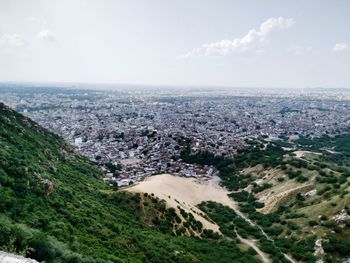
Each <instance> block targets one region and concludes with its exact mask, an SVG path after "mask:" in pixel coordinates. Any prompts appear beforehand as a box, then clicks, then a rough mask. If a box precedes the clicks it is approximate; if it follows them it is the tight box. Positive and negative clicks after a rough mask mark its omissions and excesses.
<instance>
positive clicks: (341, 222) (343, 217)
mask: <svg viewBox="0 0 350 263" xmlns="http://www.w3.org/2000/svg"><path fill="white" fill-rule="evenodd" d="M333 219H334V220H335V223H336V224H337V225H338V226H339V227H345V226H346V224H349V223H350V215H348V213H347V212H346V210H345V209H343V210H341V211H340V212H339V213H337V214H336V215H335V216H333Z"/></svg>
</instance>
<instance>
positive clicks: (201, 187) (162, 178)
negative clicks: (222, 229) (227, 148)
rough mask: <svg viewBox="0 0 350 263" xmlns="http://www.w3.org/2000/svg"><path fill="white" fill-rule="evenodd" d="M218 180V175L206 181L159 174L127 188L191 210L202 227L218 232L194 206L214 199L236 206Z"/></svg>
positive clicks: (169, 204) (188, 210)
mask: <svg viewBox="0 0 350 263" xmlns="http://www.w3.org/2000/svg"><path fill="white" fill-rule="evenodd" d="M218 182H219V178H218V177H213V178H212V179H211V180H208V181H202V180H201V181H199V180H197V179H195V178H186V177H179V176H173V175H170V174H160V175H155V176H151V177H148V178H146V179H145V180H144V181H143V182H140V183H138V184H136V185H135V186H132V187H130V188H128V189H127V190H128V191H130V192H142V193H149V194H152V193H153V194H154V195H155V196H157V197H159V198H160V199H164V200H165V201H166V202H167V204H168V206H171V207H175V208H176V207H177V206H180V207H181V208H182V209H184V210H185V211H187V212H191V213H192V214H193V215H194V217H195V218H196V220H198V221H200V222H202V224H203V226H204V228H207V229H212V230H213V231H217V232H219V227H218V226H217V225H216V224H213V223H211V222H209V221H208V220H207V219H205V218H204V217H203V216H201V214H203V212H202V211H201V210H200V209H198V208H197V207H196V205H198V204H199V203H201V202H203V201H215V202H218V203H221V204H224V205H227V206H230V207H235V208H236V205H235V203H234V202H233V201H232V200H231V199H230V198H229V197H228V196H227V194H228V191H227V190H226V189H224V188H222V187H220V186H219V184H218Z"/></svg>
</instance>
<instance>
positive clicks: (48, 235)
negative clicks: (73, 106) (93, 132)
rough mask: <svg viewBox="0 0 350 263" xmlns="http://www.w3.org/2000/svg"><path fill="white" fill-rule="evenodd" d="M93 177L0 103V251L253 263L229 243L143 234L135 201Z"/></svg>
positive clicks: (46, 256)
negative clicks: (129, 207)
mask: <svg viewBox="0 0 350 263" xmlns="http://www.w3.org/2000/svg"><path fill="white" fill-rule="evenodd" d="M100 176H101V172H100V171H99V169H98V168H97V167H96V166H95V165H94V164H93V163H91V162H89V161H88V160H87V159H85V158H83V157H81V156H79V155H77V154H75V153H74V152H73V150H72V149H71V148H70V147H69V146H68V145H67V144H66V143H65V142H64V141H63V140H62V139H61V138H59V137H58V136H56V135H54V134H52V133H50V132H48V131H46V130H45V129H43V128H42V127H40V126H38V125H37V124H36V123H34V122H33V121H31V120H30V119H28V118H26V117H24V116H22V115H20V114H18V113H16V112H14V111H12V110H10V109H9V108H7V107H6V106H4V105H3V104H1V103H0V200H1V202H0V250H3V251H7V252H13V253H16V254H21V255H23V256H26V257H30V258H33V259H36V260H38V261H45V262H215V261H218V259H220V262H258V260H257V257H256V256H253V255H252V254H254V253H252V252H251V251H250V253H243V252H242V251H241V250H240V248H239V246H238V244H237V241H235V240H227V239H223V238H218V237H217V236H216V237H215V238H216V239H210V238H202V239H200V238H195V237H186V236H174V234H173V233H172V232H169V233H167V231H166V230H165V231H163V232H164V233H162V232H161V231H159V230H158V229H156V228H151V227H149V226H147V225H146V224H145V223H144V220H140V218H139V217H138V216H137V215H136V213H133V211H131V209H125V203H127V204H129V203H133V202H132V200H133V199H135V196H132V195H131V194H126V193H119V192H115V191H113V189H110V188H109V186H107V185H105V184H104V183H103V182H102V181H100V180H99V178H100ZM126 199H127V202H125V200H126ZM240 247H242V245H241V244H240Z"/></svg>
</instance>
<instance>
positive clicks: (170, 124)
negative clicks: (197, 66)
mask: <svg viewBox="0 0 350 263" xmlns="http://www.w3.org/2000/svg"><path fill="white" fill-rule="evenodd" d="M349 94H350V93H342V92H336V93H332V94H330V93H327V92H322V91H317V92H316V91H315V92H308V93H305V92H292V93H288V94H287V95H285V94H284V95H281V94H279V92H261V91H255V90H252V91H249V90H248V91H247V90H229V89H226V90H220V89H216V90H215V89H212V90H210V89H192V90H181V89H180V90H175V89H174V90H171V89H164V90H162V89H153V90H148V89H146V88H144V89H135V90H133V89H125V90H114V91H110V90H105V91H102V90H89V89H85V90H78V89H68V88H67V89H54V90H53V91H52V90H50V89H49V88H48V89H47V90H45V89H40V90H39V91H38V90H37V89H35V88H32V90H26V89H20V90H18V91H16V90H15V91H11V90H10V89H9V90H5V91H1V92H0V100H1V101H3V102H4V103H6V104H7V105H9V106H10V107H12V108H14V109H16V110H18V111H20V112H22V113H24V114H25V115H27V116H29V117H30V118H32V119H33V120H35V121H37V122H38V123H39V124H40V125H42V126H44V127H46V128H47V129H49V130H51V131H53V132H55V133H57V134H59V135H61V136H63V137H64V138H65V139H66V140H67V141H68V142H69V143H71V144H72V145H73V146H74V147H75V149H76V151H78V152H79V153H80V154H82V155H84V156H86V157H88V158H89V159H91V160H92V161H94V162H97V163H99V164H100V165H101V167H102V169H104V170H105V178H104V180H105V181H108V182H110V183H111V184H114V185H118V186H125V185H128V184H131V183H133V182H137V181H140V180H142V179H144V178H145V177H147V176H151V175H154V174H159V173H170V174H174V175H180V176H188V177H205V178H206V177H210V176H212V175H213V174H215V173H216V170H215V169H214V168H213V167H210V166H205V167H202V166H198V165H192V164H187V163H184V162H182V160H181V151H183V150H184V147H190V149H191V152H197V151H209V152H211V153H213V154H215V155H221V156H232V155H234V154H235V152H236V151H237V149H240V148H243V147H245V146H246V141H247V140H250V139H253V138H257V137H260V136H264V137H267V138H269V139H271V140H275V139H278V138H280V137H284V138H290V139H292V138H294V137H298V136H316V137H319V136H322V135H324V134H328V135H330V136H333V135H337V134H342V133H345V132H348V131H349V130H348V128H349V127H350V96H349ZM185 142H186V143H185Z"/></svg>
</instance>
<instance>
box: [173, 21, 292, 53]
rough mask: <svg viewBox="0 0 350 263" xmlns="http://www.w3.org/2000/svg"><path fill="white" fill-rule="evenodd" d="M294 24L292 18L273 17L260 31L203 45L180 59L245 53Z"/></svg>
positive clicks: (250, 31) (253, 30)
mask: <svg viewBox="0 0 350 263" xmlns="http://www.w3.org/2000/svg"><path fill="white" fill-rule="evenodd" d="M294 24H295V21H294V19H292V18H283V17H278V18H274V17H271V18H269V19H267V20H266V21H265V22H263V23H262V24H261V25H260V27H259V29H258V30H256V29H251V30H249V32H248V33H247V34H246V35H245V36H243V37H241V38H235V39H232V40H221V41H217V42H213V43H208V44H203V45H202V46H201V47H198V48H194V49H192V50H191V51H190V52H188V53H186V54H184V55H181V56H179V58H180V59H181V58H182V59H186V58H192V57H202V56H226V55H229V54H231V53H233V52H244V51H246V50H248V49H250V48H251V47H252V46H254V45H255V44H258V43H260V42H263V41H264V40H265V39H266V37H267V36H268V35H269V34H270V33H271V32H273V31H275V30H282V29H287V28H290V27H291V26H293V25H294Z"/></svg>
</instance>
